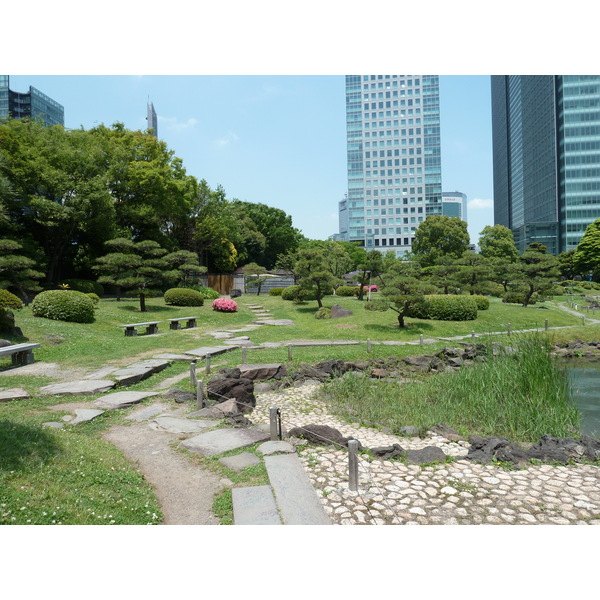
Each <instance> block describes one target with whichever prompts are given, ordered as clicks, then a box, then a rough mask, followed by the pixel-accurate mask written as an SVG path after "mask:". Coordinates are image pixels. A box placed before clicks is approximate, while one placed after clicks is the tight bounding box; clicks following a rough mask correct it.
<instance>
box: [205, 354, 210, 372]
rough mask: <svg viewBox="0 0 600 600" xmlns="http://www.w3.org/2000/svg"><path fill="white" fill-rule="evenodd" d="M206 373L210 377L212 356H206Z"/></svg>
mask: <svg viewBox="0 0 600 600" xmlns="http://www.w3.org/2000/svg"><path fill="white" fill-rule="evenodd" d="M204 372H205V373H206V374H207V375H210V354H207V355H206V365H205V367H204Z"/></svg>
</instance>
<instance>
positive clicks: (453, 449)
mask: <svg viewBox="0 0 600 600" xmlns="http://www.w3.org/2000/svg"><path fill="white" fill-rule="evenodd" d="M250 308H251V309H252V310H253V311H254V312H255V314H257V315H260V319H259V320H257V321H255V322H254V324H252V325H250V326H248V327H246V328H239V329H236V330H225V331H220V332H214V333H213V337H215V339H218V340H223V342H224V343H227V342H228V344H227V345H223V346H216V347H215V346H209V347H203V348H197V349H194V350H191V351H189V352H186V353H185V354H182V355H157V356H155V357H154V358H153V359H149V360H147V361H142V363H136V364H134V365H130V366H129V367H125V368H124V369H118V368H112V367H106V368H104V369H100V370H98V371H96V372H95V373H92V374H89V375H88V376H87V377H84V378H83V379H81V380H79V381H76V382H71V387H70V388H65V387H64V386H65V385H66V384H54V385H53V386H46V388H45V389H44V393H47V394H61V395H62V394H68V393H72V394H75V395H82V394H89V393H99V392H104V391H109V390H111V389H112V388H113V387H114V386H115V385H116V384H117V382H119V383H120V385H121V386H123V385H131V384H132V383H135V382H137V381H139V380H140V379H141V378H145V377H148V376H150V375H151V374H152V373H154V372H156V371H158V370H162V369H163V368H165V367H166V366H167V365H168V364H169V363H170V362H171V361H173V360H184V361H188V362H189V361H191V360H196V359H197V358H203V357H205V356H208V355H211V356H212V355H214V354H217V353H221V352H228V351H230V350H232V349H233V348H235V347H236V346H239V345H252V342H251V341H250V339H249V338H248V336H240V335H236V334H240V333H245V332H249V331H252V330H253V329H256V328H257V327H261V326H264V325H280V326H285V325H289V324H293V323H292V322H288V321H283V320H274V319H269V318H268V313H266V311H264V310H262V309H261V307H259V306H257V305H253V306H251V307H250ZM467 337H470V336H461V338H460V339H464V338H467ZM436 341H437V340H421V341H420V342H414V341H413V342H404V343H405V344H413V345H414V344H419V343H421V344H424V343H434V342H436ZM286 343H287V344H290V343H292V344H297V345H302V344H305V345H307V344H308V345H311V342H286ZM315 343H316V344H318V342H315ZM348 343H350V344H355V343H358V342H339V344H348ZM373 343H375V342H373ZM379 343H381V344H394V343H399V342H379ZM265 346H266V344H265ZM270 346H273V345H272V344H271V345H270ZM186 376H187V374H182V375H180V376H177V377H176V378H174V380H180V379H183V378H185V377H186ZM95 377H111V379H95ZM94 385H96V387H95V388H94ZM105 388H106V389H105ZM164 388H165V385H159V386H157V387H156V389H157V390H161V389H164ZM65 389H68V390H70V391H65ZM92 389H95V391H90V390H92ZM319 389H320V385H319V384H316V383H313V384H309V385H304V386H302V387H300V388H291V389H287V390H285V391H282V392H269V393H258V392H257V393H256V397H257V406H256V409H255V410H254V412H253V413H252V415H251V419H252V421H253V422H254V423H255V424H257V425H258V426H257V427H256V429H252V430H247V429H228V428H224V429H223V428H222V429H214V427H215V426H216V425H217V421H208V420H201V419H198V418H194V417H193V413H191V412H190V411H193V409H194V408H195V407H193V408H189V405H188V406H183V405H182V406H179V407H175V409H174V408H173V407H172V406H170V405H167V404H162V403H154V404H152V405H149V406H144V407H142V408H140V409H139V410H138V411H135V412H134V413H133V414H132V415H129V416H128V417H127V419H129V420H131V421H133V422H134V423H133V424H132V425H131V426H125V427H114V428H112V429H111V430H110V431H109V432H108V433H107V434H106V436H105V437H106V439H107V440H109V441H111V443H114V444H115V445H117V446H118V447H119V448H121V449H122V451H123V452H124V454H125V455H126V456H127V457H128V458H129V459H130V460H132V461H133V462H135V463H136V464H137V465H138V466H139V468H140V470H141V471H142V473H144V475H145V476H146V477H147V478H148V480H149V481H150V482H151V483H152V484H153V485H154V486H155V490H156V493H157V496H158V498H159V500H160V501H161V504H162V506H163V511H164V513H165V523H166V524H168V523H177V524H209V523H216V522H217V521H216V519H215V518H214V516H212V512H211V505H212V498H213V497H214V494H216V493H218V492H219V491H221V490H223V489H225V487H226V486H231V485H233V484H232V483H231V482H230V481H228V480H224V479H221V478H219V477H217V476H215V475H214V474H213V473H210V472H207V471H204V470H202V469H200V468H198V467H197V466H195V465H193V464H192V463H191V461H189V460H187V459H186V457H185V456H184V455H181V454H180V453H177V452H176V451H175V450H174V449H173V448H172V447H171V446H172V442H173V441H175V440H183V441H181V446H182V447H184V448H187V449H189V450H191V451H193V452H198V453H200V454H203V455H211V454H214V453H221V452H226V451H229V450H234V449H237V450H240V453H239V454H238V455H236V456H230V457H227V458H223V459H221V461H222V462H223V464H225V465H226V466H228V467H230V468H233V469H234V470H243V469H244V468H247V467H248V466H251V465H253V464H255V463H256V461H257V460H260V459H259V458H258V457H257V456H256V455H255V454H252V453H248V452H244V451H243V449H244V448H245V447H246V446H248V445H249V444H253V443H255V442H257V441H261V440H266V439H268V438H269V436H268V434H266V433H265V432H266V431H268V423H269V408H270V407H271V406H277V407H278V408H280V410H281V412H282V418H283V426H284V428H285V429H287V430H289V429H291V428H292V427H297V426H303V425H307V424H310V423H319V424H327V425H330V426H331V427H334V428H336V429H338V430H339V431H340V432H341V433H342V434H343V435H344V436H347V437H355V438H356V439H359V440H360V441H361V443H362V444H363V445H364V446H366V447H375V446H389V445H392V444H394V443H398V444H400V445H401V446H402V447H403V448H405V449H407V450H418V449H421V448H424V447H425V446H431V445H435V446H437V447H439V448H441V449H442V450H443V452H444V453H445V454H446V455H449V456H453V457H455V458H456V459H457V460H456V461H455V462H451V463H444V464H441V465H438V466H434V467H420V466H417V465H406V464H403V463H400V462H397V461H392V460H370V461H369V460H366V459H364V458H363V457H360V460H359V490H358V491H357V492H351V491H350V490H349V489H348V454H347V451H346V449H345V448H336V447H330V446H326V447H313V446H308V445H306V443H305V442H303V441H301V440H294V442H295V443H296V444H298V448H299V449H301V451H300V453H299V459H300V462H298V465H300V464H301V465H302V466H303V468H304V471H305V472H306V473H307V474H308V477H309V480H310V482H311V484H312V486H314V488H315V489H316V490H317V497H318V501H317V504H319V503H320V506H321V507H322V509H323V512H322V513H319V511H317V512H316V513H312V515H309V516H306V515H305V516H302V517H298V515H300V514H302V512H303V510H302V507H301V506H298V505H297V506H296V507H295V508H289V499H290V498H291V499H293V498H294V497H296V498H298V497H301V496H300V495H299V494H298V493H296V494H295V493H294V492H293V491H291V492H290V490H291V489H292V488H290V487H289V486H290V484H289V483H286V477H288V476H289V474H290V473H293V472H294V470H295V469H296V467H294V466H291V464H292V463H290V461H297V460H298V457H297V456H296V454H295V453H294V454H293V457H291V456H289V450H286V451H285V452H282V455H281V456H283V455H285V454H287V455H288V456H287V457H285V456H284V457H281V456H278V452H275V456H269V457H267V456H265V463H267V464H270V465H271V467H270V469H269V475H270V476H271V477H272V478H273V479H274V480H277V479H278V480H279V481H281V482H283V483H281V485H283V487H282V488H280V490H279V492H278V493H276V495H277V501H278V502H280V506H279V511H281V514H284V513H285V510H288V511H290V512H289V513H288V517H287V518H288V522H289V523H294V522H298V523H306V522H310V519H313V522H314V523H329V522H331V523H334V524H342V525H345V524H371V525H379V524H480V523H481V524H509V523H511V524H588V523H589V524H600V475H599V473H600V469H599V468H598V467H595V466H590V465H578V466H568V467H554V466H549V465H542V466H532V467H529V468H528V469H524V470H518V471H504V470H502V469H501V468H500V467H497V466H490V465H486V466H484V465H478V464H476V463H472V462H471V461H467V460H465V459H464V458H462V457H464V456H465V455H466V454H467V450H468V443H467V442H464V441H459V442H453V441H450V440H448V439H445V438H443V437H441V436H436V435H433V434H432V435H431V436H430V437H428V438H426V439H419V438H404V437H403V438H399V437H397V436H393V435H389V434H384V433H381V432H379V431H377V430H375V429H371V428H365V427H360V426H359V425H356V424H355V425H349V424H348V423H345V422H341V421H340V420H339V419H336V418H335V417H333V416H332V415H330V414H328V411H327V408H326V405H325V404H324V403H323V402H322V401H321V400H320V399H319ZM10 391H11V392H13V391H14V393H15V398H17V397H23V392H24V390H21V389H15V390H10ZM25 393H26V392H25ZM159 394H160V391H154V392H127V391H118V392H110V393H108V394H105V395H103V396H101V397H99V398H98V399H97V400H95V401H94V403H93V404H92V406H94V408H90V403H70V404H63V405H57V406H55V407H50V408H51V409H55V410H65V411H69V412H71V413H72V414H73V415H74V416H72V415H66V416H65V417H64V418H63V422H62V423H60V422H59V423H56V422H53V423H47V424H46V425H48V426H50V427H63V426H64V425H65V424H67V423H69V424H70V425H71V426H73V425H77V424H80V423H83V422H86V421H89V420H91V419H93V418H96V417H97V416H99V415H101V414H103V412H104V410H115V409H119V408H124V407H129V406H131V405H132V404H135V403H138V402H141V401H142V400H144V399H145V398H147V397H149V396H155V395H159ZM8 396H9V398H8V399H11V398H10V394H8ZM2 400H5V398H4V397H3V396H0V401H2ZM59 407H60V408H59ZM261 425H262V430H261V427H260V426H261ZM204 429H209V431H207V432H203V430H204ZM249 432H250V433H249ZM252 432H254V433H252ZM266 443H267V444H269V443H272V442H266ZM305 446H306V447H305ZM265 454H268V452H265ZM286 485H287V486H288V487H286ZM259 487H262V486H259ZM267 487H268V486H267ZM275 489H277V486H276V485H275ZM255 493H256V497H261V498H264V499H265V500H264V501H265V502H266V503H267V508H266V509H265V510H263V509H261V507H260V504H256V502H255V501H253V500H252V497H253V492H252V490H245V491H244V492H241V493H240V492H236V498H237V501H236V503H237V505H238V507H240V506H243V507H245V510H246V511H248V510H250V512H251V513H252V511H254V513H255V514H254V516H248V512H246V513H245V516H241V517H240V520H239V522H240V523H244V522H248V523H249V522H253V521H252V519H256V521H255V522H261V519H262V520H265V521H269V520H272V519H273V518H274V517H273V506H272V504H270V503H271V501H272V499H274V498H275V496H273V495H272V494H269V493H268V492H267V490H265V489H259V490H255ZM285 502H288V508H287V509H285V510H282V506H283V505H284V504H283V503H285ZM311 503H312V500H306V502H305V503H304V504H305V505H306V506H309V505H310V504H311ZM238 510H241V509H238ZM309 512H310V511H309ZM242 515H244V513H243V512H242ZM325 515H327V516H325ZM295 519H296V520H295ZM303 519H305V520H303ZM306 519H308V521H307V520H306Z"/></svg>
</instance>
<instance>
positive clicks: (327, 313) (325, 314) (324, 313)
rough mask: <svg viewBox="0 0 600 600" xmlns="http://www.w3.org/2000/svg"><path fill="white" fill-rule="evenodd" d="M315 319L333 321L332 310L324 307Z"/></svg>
mask: <svg viewBox="0 0 600 600" xmlns="http://www.w3.org/2000/svg"><path fill="white" fill-rule="evenodd" d="M315 319H331V309H330V308H327V307H326V306H322V307H321V308H320V309H319V310H318V311H317V312H316V313H315Z"/></svg>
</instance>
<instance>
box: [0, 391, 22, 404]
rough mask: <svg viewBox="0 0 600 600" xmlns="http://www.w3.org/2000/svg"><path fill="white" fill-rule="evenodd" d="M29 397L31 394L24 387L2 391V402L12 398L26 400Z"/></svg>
mask: <svg viewBox="0 0 600 600" xmlns="http://www.w3.org/2000/svg"><path fill="white" fill-rule="evenodd" d="M26 398H29V394H28V393H27V392H26V391H25V390H24V389H23V388H13V389H12V390H4V391H2V392H0V402H10V401H11V400H24V399H26Z"/></svg>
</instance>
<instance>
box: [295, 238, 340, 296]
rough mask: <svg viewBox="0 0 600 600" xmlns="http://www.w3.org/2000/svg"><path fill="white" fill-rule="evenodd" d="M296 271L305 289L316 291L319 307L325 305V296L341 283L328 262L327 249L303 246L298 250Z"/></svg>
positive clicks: (300, 283) (301, 285)
mask: <svg viewBox="0 0 600 600" xmlns="http://www.w3.org/2000/svg"><path fill="white" fill-rule="evenodd" d="M296 272H297V273H298V277H299V281H298V283H299V285H300V287H301V288H303V289H305V290H310V291H312V292H314V294H315V297H316V300H317V304H318V306H319V308H322V306H323V296H325V295H326V294H327V292H328V291H329V290H330V289H332V288H333V287H334V286H335V285H337V284H339V283H340V280H339V279H338V278H337V277H335V276H334V275H333V273H332V272H331V269H330V267H329V265H328V264H327V260H326V256H325V251H324V250H323V249H322V248H318V247H313V248H301V249H300V250H298V262H297V263H296Z"/></svg>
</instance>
